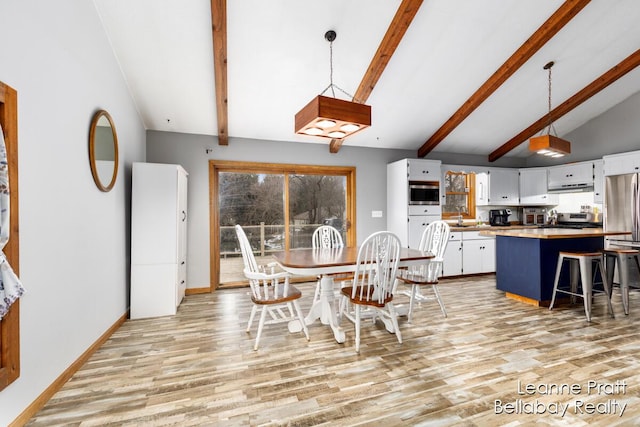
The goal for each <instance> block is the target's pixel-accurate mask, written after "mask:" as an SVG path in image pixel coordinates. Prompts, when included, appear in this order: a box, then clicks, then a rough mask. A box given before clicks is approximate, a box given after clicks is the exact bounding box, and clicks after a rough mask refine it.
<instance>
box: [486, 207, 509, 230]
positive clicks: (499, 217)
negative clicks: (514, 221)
mask: <svg viewBox="0 0 640 427" xmlns="http://www.w3.org/2000/svg"><path fill="white" fill-rule="evenodd" d="M509 215H511V210H510V209H491V210H490V211H489V225H493V226H499V225H501V226H505V225H511V224H510V223H509Z"/></svg>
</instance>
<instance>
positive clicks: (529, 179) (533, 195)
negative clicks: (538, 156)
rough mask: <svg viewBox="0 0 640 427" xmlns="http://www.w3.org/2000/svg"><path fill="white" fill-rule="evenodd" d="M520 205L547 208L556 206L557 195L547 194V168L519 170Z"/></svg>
mask: <svg viewBox="0 0 640 427" xmlns="http://www.w3.org/2000/svg"><path fill="white" fill-rule="evenodd" d="M519 172H520V205H522V206H549V205H557V204H558V203H559V197H558V195H557V194H549V193H548V192H547V188H548V187H547V179H548V177H547V175H548V170H547V168H527V169H520V171H519Z"/></svg>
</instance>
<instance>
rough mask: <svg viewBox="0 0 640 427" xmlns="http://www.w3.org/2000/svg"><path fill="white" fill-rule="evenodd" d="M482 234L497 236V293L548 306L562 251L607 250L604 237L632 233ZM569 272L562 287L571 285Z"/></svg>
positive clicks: (585, 230)
mask: <svg viewBox="0 0 640 427" xmlns="http://www.w3.org/2000/svg"><path fill="white" fill-rule="evenodd" d="M481 234H484V235H490V236H496V287H497V289H499V290H501V291H504V292H505V293H506V295H507V296H508V297H511V298H515V299H518V300H521V301H524V302H527V303H531V304H534V305H541V306H547V305H548V304H549V301H550V300H551V297H552V293H553V281H554V279H555V274H556V265H557V262H558V253H559V252H560V251H599V250H601V249H603V248H604V236H608V235H620V234H629V233H628V232H616V231H609V232H605V231H603V230H602V229H601V228H583V229H565V228H520V229H511V230H508V229H507V230H495V231H494V230H487V231H482V232H481ZM568 270H569V269H567V268H565V269H563V274H562V276H561V277H560V280H561V283H567V282H568V280H569V273H568Z"/></svg>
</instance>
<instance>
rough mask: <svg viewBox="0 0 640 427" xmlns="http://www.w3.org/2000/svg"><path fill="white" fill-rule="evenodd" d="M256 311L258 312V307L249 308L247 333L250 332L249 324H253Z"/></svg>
mask: <svg viewBox="0 0 640 427" xmlns="http://www.w3.org/2000/svg"><path fill="white" fill-rule="evenodd" d="M256 311H258V306H257V305H254V306H253V307H251V314H250V315H249V323H247V332H249V331H250V330H251V324H252V323H253V318H254V317H255V316H256Z"/></svg>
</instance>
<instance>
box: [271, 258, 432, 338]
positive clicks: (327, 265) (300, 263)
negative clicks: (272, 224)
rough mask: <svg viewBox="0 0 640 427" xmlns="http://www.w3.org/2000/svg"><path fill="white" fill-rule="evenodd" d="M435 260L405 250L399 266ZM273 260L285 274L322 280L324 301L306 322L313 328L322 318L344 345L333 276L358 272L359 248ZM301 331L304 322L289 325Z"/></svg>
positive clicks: (290, 329)
mask: <svg viewBox="0 0 640 427" xmlns="http://www.w3.org/2000/svg"><path fill="white" fill-rule="evenodd" d="M433 257H434V256H433V254H431V253H430V252H423V251H419V250H417V249H409V248H401V249H400V260H399V261H398V267H409V266H412V265H420V264H424V263H425V262H428V260H429V259H431V258H433ZM273 258H274V259H275V261H276V262H277V263H278V265H279V266H280V267H281V268H282V269H283V270H284V271H286V272H288V273H290V274H292V275H296V276H307V277H308V276H313V277H317V276H320V277H321V279H320V298H319V299H317V300H315V301H314V302H313V304H312V306H311V309H310V310H309V313H308V314H307V316H306V317H305V319H304V320H305V323H306V324H307V325H311V324H313V323H314V322H315V321H316V320H318V319H320V321H321V323H322V324H323V325H328V326H329V327H330V328H331V330H332V331H333V335H334V337H335V339H336V341H337V342H339V343H343V342H344V341H345V333H344V329H342V328H341V327H340V324H339V323H338V318H337V314H338V311H337V309H336V307H334V302H335V301H334V300H335V288H334V286H335V283H334V280H333V276H334V275H335V274H339V273H351V272H354V271H355V269H356V263H357V260H358V248H357V247H344V248H332V249H324V248H321V249H293V250H288V251H281V252H276V253H274V254H273ZM301 329H302V325H300V322H298V321H291V322H289V331H290V332H299V331H300V330H301ZM387 329H388V327H387Z"/></svg>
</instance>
